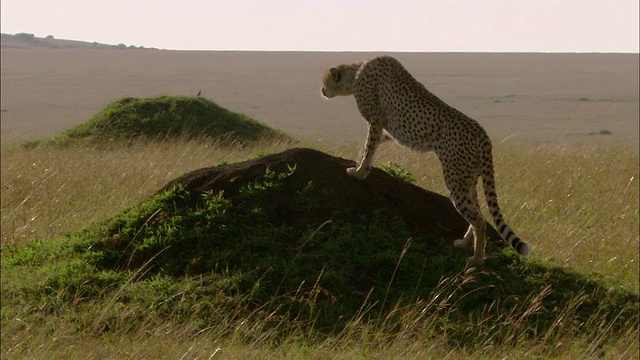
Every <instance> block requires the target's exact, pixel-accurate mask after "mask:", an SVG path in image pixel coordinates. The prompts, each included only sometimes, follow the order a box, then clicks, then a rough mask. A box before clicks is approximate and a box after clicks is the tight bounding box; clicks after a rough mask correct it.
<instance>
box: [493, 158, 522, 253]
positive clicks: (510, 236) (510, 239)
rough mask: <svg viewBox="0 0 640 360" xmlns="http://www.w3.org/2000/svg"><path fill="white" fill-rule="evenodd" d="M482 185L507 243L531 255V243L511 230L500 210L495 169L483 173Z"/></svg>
mask: <svg viewBox="0 0 640 360" xmlns="http://www.w3.org/2000/svg"><path fill="white" fill-rule="evenodd" d="M482 186H483V188H484V196H485V198H486V199H487V206H488V207H489V212H490V213H491V216H492V217H493V222H494V223H495V224H496V228H497V229H498V233H500V236H501V237H502V239H503V240H504V241H506V242H507V244H509V245H511V246H512V247H513V248H514V249H515V250H516V251H517V252H518V253H519V254H520V255H522V256H524V257H525V258H526V257H529V252H530V251H531V249H530V248H529V245H528V244H527V243H525V242H524V241H522V240H520V238H519V237H518V236H517V235H516V234H515V233H514V232H513V230H511V228H510V227H509V225H507V223H506V222H505V221H504V218H503V217H502V212H501V211H500V206H499V205H498V195H497V194H496V187H495V179H494V176H493V169H491V170H490V171H487V172H486V173H485V174H483V175H482Z"/></svg>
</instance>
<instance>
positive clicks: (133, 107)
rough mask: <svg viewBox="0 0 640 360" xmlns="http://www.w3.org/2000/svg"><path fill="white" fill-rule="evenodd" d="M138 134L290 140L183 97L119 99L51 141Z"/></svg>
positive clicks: (204, 102)
mask: <svg viewBox="0 0 640 360" xmlns="http://www.w3.org/2000/svg"><path fill="white" fill-rule="evenodd" d="M140 137H142V138H148V139H166V138H175V137H186V138H202V137H207V138H211V139H215V140H218V141H220V142H221V143H223V144H225V143H226V144H233V143H236V144H241V145H242V144H247V143H252V142H256V141H259V140H274V141H278V140H282V141H291V140H292V138H291V137H289V136H288V135H286V134H284V133H282V132H280V131H278V130H275V129H272V128H270V127H268V126H266V125H264V124H261V123H260V122H258V121H256V120H254V119H252V118H250V117H248V116H246V115H243V114H240V113H236V112H232V111H229V110H227V109H225V108H222V107H220V106H218V105H217V104H215V103H214V102H212V101H210V100H207V99H205V98H201V97H186V96H160V97H156V98H143V99H140V98H132V97H126V98H122V99H120V100H117V101H114V102H113V103H111V104H109V105H107V106H106V107H105V108H104V109H102V110H101V111H100V112H98V113H97V114H96V115H94V116H93V117H92V118H90V119H89V120H87V121H86V122H84V123H82V124H80V125H78V126H76V127H74V128H71V129H69V130H67V131H65V132H63V133H62V134H61V135H59V136H58V137H57V138H56V139H54V140H58V141H63V142H64V141H68V140H78V139H95V140H122V139H125V140H127V139H134V138H140Z"/></svg>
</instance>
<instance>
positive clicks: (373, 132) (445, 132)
mask: <svg viewBox="0 0 640 360" xmlns="http://www.w3.org/2000/svg"><path fill="white" fill-rule="evenodd" d="M322 85H323V86H322V95H323V96H324V97H325V98H326V99H331V98H333V97H336V96H348V95H353V96H354V97H355V99H356V104H357V106H358V110H360V114H361V115H362V117H364V119H365V120H366V121H367V122H368V126H369V131H368V136H367V139H366V142H365V145H364V149H363V152H362V158H361V160H360V162H359V164H358V165H357V167H351V168H348V169H347V174H348V175H350V176H352V177H355V178H357V179H364V178H365V177H367V175H368V174H369V171H370V169H371V166H372V162H373V155H374V153H375V151H376V149H377V148H378V145H380V143H382V142H384V141H387V140H395V141H396V142H397V143H399V144H401V145H404V146H407V147H409V148H411V149H413V150H417V151H423V152H428V151H432V152H435V153H436V155H437V156H438V159H439V160H440V162H441V164H442V171H443V175H444V180H445V184H446V187H447V190H448V192H449V199H450V200H451V202H452V203H453V205H454V207H455V208H456V210H457V211H458V212H459V213H460V215H462V217H463V218H464V219H465V220H466V221H467V222H469V228H468V230H467V232H466V234H465V235H464V237H463V238H462V239H458V240H456V241H454V243H453V245H454V247H456V248H468V247H470V245H471V241H472V240H473V250H474V252H473V256H472V257H470V258H469V260H468V262H481V261H483V259H484V258H485V230H486V223H485V220H484V217H483V216H482V213H481V211H480V204H479V202H478V194H477V190H476V184H477V182H478V178H479V177H482V184H483V188H484V195H485V198H486V201H487V204H488V207H489V211H490V213H491V215H492V217H493V221H494V223H495V225H496V227H497V229H498V231H499V233H500V236H501V237H502V239H503V240H504V241H506V242H507V243H508V244H509V245H511V246H512V247H513V248H514V249H515V250H516V251H517V252H518V253H520V254H521V255H522V256H524V257H528V255H529V245H527V244H526V243H524V242H523V241H521V240H520V239H519V238H518V237H517V236H516V234H515V233H514V232H513V231H512V230H511V228H510V227H509V226H508V225H507V224H506V223H505V221H504V219H503V216H502V213H501V211H500V207H499V206H498V198H497V195H496V189H495V180H494V169H493V157H492V150H491V148H492V145H491V140H490V139H489V136H488V135H487V133H486V131H485V130H484V128H482V126H481V125H480V124H479V123H478V122H476V121H475V120H473V119H471V118H470V117H468V116H466V115H465V114H463V113H462V112H460V111H458V110H456V109H454V108H453V107H451V106H449V105H447V104H446V103H445V102H444V101H442V100H440V99H439V98H438V97H436V96H435V95H434V94H432V93H431V92H430V91H429V90H427V89H426V88H425V87H424V85H422V84H421V83H420V82H418V81H417V80H416V79H415V78H414V77H413V76H412V75H411V74H410V73H409V72H408V71H407V70H406V69H405V68H404V66H402V64H401V63H400V62H399V61H398V60H397V59H395V58H393V57H391V56H380V57H375V58H373V59H370V60H368V61H364V62H359V63H355V64H346V65H337V66H335V67H332V68H330V69H328V70H326V71H325V72H324V75H323V79H322Z"/></svg>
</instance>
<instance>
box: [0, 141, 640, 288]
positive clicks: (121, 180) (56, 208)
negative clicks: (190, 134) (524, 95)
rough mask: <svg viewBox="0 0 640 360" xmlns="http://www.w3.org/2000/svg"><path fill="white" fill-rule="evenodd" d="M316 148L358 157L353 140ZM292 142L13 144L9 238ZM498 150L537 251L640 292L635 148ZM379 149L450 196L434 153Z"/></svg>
mask: <svg viewBox="0 0 640 360" xmlns="http://www.w3.org/2000/svg"><path fill="white" fill-rule="evenodd" d="M318 146H319V147H321V148H322V150H324V151H327V152H329V153H333V154H337V155H340V156H343V157H345V158H351V159H356V158H357V157H358V150H359V145H358V144H355V143H354V144H343V145H335V144H334V145H331V144H321V145H318ZM285 147H287V145H286V144H276V145H266V144H262V145H257V146H255V147H251V148H246V149H238V148H229V147H226V148H225V147H221V146H218V145H217V144H215V143H207V142H199V141H167V142H162V143H136V144H133V145H130V146H110V147H104V146H99V147H87V148H85V147H83V148H75V147H69V148H54V147H40V148H34V149H26V148H21V147H15V146H12V147H8V148H6V149H4V150H3V156H2V160H3V161H2V244H3V245H4V244H7V243H20V242H24V241H26V240H30V239H33V238H36V237H38V238H45V239H46V238H54V237H57V236H60V235H62V234H64V233H66V232H72V231H77V230H80V229H82V228H83V227H85V226H86V225H87V224H89V223H90V222H93V221H100V220H104V219H106V218H108V217H109V216H111V215H114V214H116V213H117V212H118V211H120V210H121V209H123V208H125V207H128V206H131V205H134V204H136V203H137V202H140V201H142V200H144V199H146V198H147V197H148V196H150V195H151V194H153V193H154V192H155V191H156V190H157V189H159V188H160V187H161V186H162V185H164V184H166V183H167V182H168V181H169V180H171V179H173V178H175V177H178V176H180V175H182V174H183V173H185V172H188V171H191V170H195V169H198V168H201V167H207V166H213V165H215V164H218V163H220V162H232V161H239V160H243V159H246V158H250V157H253V156H255V155H256V154H258V153H261V152H277V151H280V150H283V149H284V148H285ZM494 152H495V154H494V156H495V163H496V178H497V186H498V197H499V201H500V205H501V207H502V210H503V212H504V215H505V218H506V220H507V222H508V223H509V224H510V225H511V226H512V228H513V229H514V230H515V231H516V233H517V234H518V235H519V236H520V237H521V238H522V239H524V240H525V241H527V242H529V243H530V244H531V246H532V249H533V256H535V257H538V258H543V259H549V260H552V261H554V262H556V263H560V264H563V265H566V266H570V267H574V268H577V269H580V270H582V271H587V272H590V271H595V272H599V273H603V274H609V275H610V276H611V277H615V278H617V279H619V280H622V281H623V282H624V283H625V284H626V286H627V287H630V288H632V289H634V290H635V291H637V290H638V282H637V278H638V153H637V149H635V148H633V147H630V146H626V145H592V146H587V145H575V144H573V145H567V146H564V147H563V146H534V145H523V146H515V145H505V144H502V145H497V146H496V149H495V151H494ZM379 154H380V157H379V158H378V159H377V161H376V163H377V164H383V163H385V162H389V161H391V162H396V163H399V164H401V165H402V166H403V167H405V168H406V169H408V170H409V171H411V172H412V174H413V176H414V177H415V178H416V179H417V185H419V186H421V187H423V188H426V189H428V190H432V191H436V192H439V193H442V194H446V189H445V187H444V182H443V180H442V174H441V168H440V164H439V162H438V160H437V158H436V156H435V155H434V154H421V153H416V152H411V151H409V150H406V149H402V148H399V147H397V146H395V145H393V144H388V145H387V144H385V145H384V146H383V147H382V148H381V150H380V152H379ZM485 209H486V207H485ZM485 216H486V217H487V219H490V217H489V215H488V213H485Z"/></svg>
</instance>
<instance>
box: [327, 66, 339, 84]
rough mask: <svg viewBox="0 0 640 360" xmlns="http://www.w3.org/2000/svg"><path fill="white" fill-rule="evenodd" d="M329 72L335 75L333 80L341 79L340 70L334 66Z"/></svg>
mask: <svg viewBox="0 0 640 360" xmlns="http://www.w3.org/2000/svg"><path fill="white" fill-rule="evenodd" d="M329 73H331V76H332V77H333V80H335V82H339V81H340V70H338V69H336V68H334V67H332V68H331V69H329Z"/></svg>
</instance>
